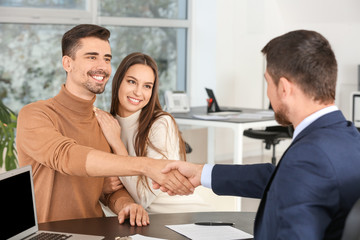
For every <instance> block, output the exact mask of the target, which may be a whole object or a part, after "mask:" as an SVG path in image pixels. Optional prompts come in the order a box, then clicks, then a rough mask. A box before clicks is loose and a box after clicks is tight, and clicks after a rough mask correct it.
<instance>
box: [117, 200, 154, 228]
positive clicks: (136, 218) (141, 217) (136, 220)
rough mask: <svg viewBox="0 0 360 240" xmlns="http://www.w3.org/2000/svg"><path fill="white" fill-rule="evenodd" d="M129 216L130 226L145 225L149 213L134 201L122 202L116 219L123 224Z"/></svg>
mask: <svg viewBox="0 0 360 240" xmlns="http://www.w3.org/2000/svg"><path fill="white" fill-rule="evenodd" d="M126 218H129V221H130V225H131V226H135V224H136V226H140V227H141V226H147V225H148V224H150V220H149V215H148V213H147V212H146V211H145V209H144V208H143V207H142V206H141V205H139V204H136V203H126V204H123V208H122V209H121V210H120V212H119V213H118V220H119V223H120V224H123V223H124V221H125V219H126Z"/></svg>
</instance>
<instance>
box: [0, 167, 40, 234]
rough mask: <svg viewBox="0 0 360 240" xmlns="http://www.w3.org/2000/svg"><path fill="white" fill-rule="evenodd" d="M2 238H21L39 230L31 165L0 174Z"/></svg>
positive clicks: (0, 227) (0, 225)
mask: <svg viewBox="0 0 360 240" xmlns="http://www.w3.org/2000/svg"><path fill="white" fill-rule="evenodd" d="M0 191H1V197H0V206H1V210H2V211H1V219H2V220H3V221H2V222H3V223H2V224H0V233H1V234H0V239H9V238H12V237H13V238H14V239H20V238H22V237H26V236H28V235H30V234H31V233H34V232H36V231H37V230H38V227H37V220H36V212H35V204H34V199H33V192H32V191H33V185H32V175H31V167H30V166H26V167H22V168H18V169H14V170H11V171H8V172H5V173H2V174H0Z"/></svg>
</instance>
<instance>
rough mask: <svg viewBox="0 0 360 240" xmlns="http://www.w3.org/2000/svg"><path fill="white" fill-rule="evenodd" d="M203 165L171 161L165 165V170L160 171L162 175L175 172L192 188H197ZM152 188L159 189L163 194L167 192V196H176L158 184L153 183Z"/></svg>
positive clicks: (170, 190) (199, 183) (165, 186)
mask: <svg viewBox="0 0 360 240" xmlns="http://www.w3.org/2000/svg"><path fill="white" fill-rule="evenodd" d="M203 167H204V165H199V164H193V163H188V162H183V161H172V162H171V163H169V164H167V165H166V166H165V168H164V169H163V170H162V171H161V172H162V173H167V174H168V173H169V172H171V171H175V170H177V171H178V172H179V173H181V174H182V175H183V176H184V177H186V178H187V179H188V180H189V181H190V183H191V184H192V186H194V187H197V186H199V185H201V172H202V169H203ZM153 188H155V189H160V190H161V191H163V192H167V193H168V194H169V195H174V194H177V195H179V194H178V193H177V192H174V191H173V190H172V189H170V188H168V187H167V185H163V184H160V183H159V182H156V181H153Z"/></svg>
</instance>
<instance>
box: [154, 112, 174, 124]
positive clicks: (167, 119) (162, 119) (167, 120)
mask: <svg viewBox="0 0 360 240" xmlns="http://www.w3.org/2000/svg"><path fill="white" fill-rule="evenodd" d="M174 125H175V120H174V119H173V118H172V117H171V116H170V115H169V114H167V113H162V114H160V116H159V117H158V118H157V119H156V120H155V121H154V123H153V127H161V126H166V127H169V126H174Z"/></svg>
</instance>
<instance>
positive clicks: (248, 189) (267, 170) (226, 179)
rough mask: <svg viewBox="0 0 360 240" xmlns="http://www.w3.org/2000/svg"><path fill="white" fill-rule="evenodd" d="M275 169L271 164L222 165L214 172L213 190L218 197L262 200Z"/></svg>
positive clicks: (215, 167)
mask: <svg viewBox="0 0 360 240" xmlns="http://www.w3.org/2000/svg"><path fill="white" fill-rule="evenodd" d="M274 169H275V167H274V166H273V165H272V164H270V163H266V164H252V165H220V164H216V165H215V166H214V168H213V171H212V175H211V176H212V180H211V181H212V183H211V185H212V186H211V187H212V190H213V191H214V192H215V193H216V194H218V195H232V196H240V197H249V198H261V197H262V194H263V192H264V189H265V187H266V184H267V182H268V181H269V178H270V176H271V174H272V173H273V171H274Z"/></svg>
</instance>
